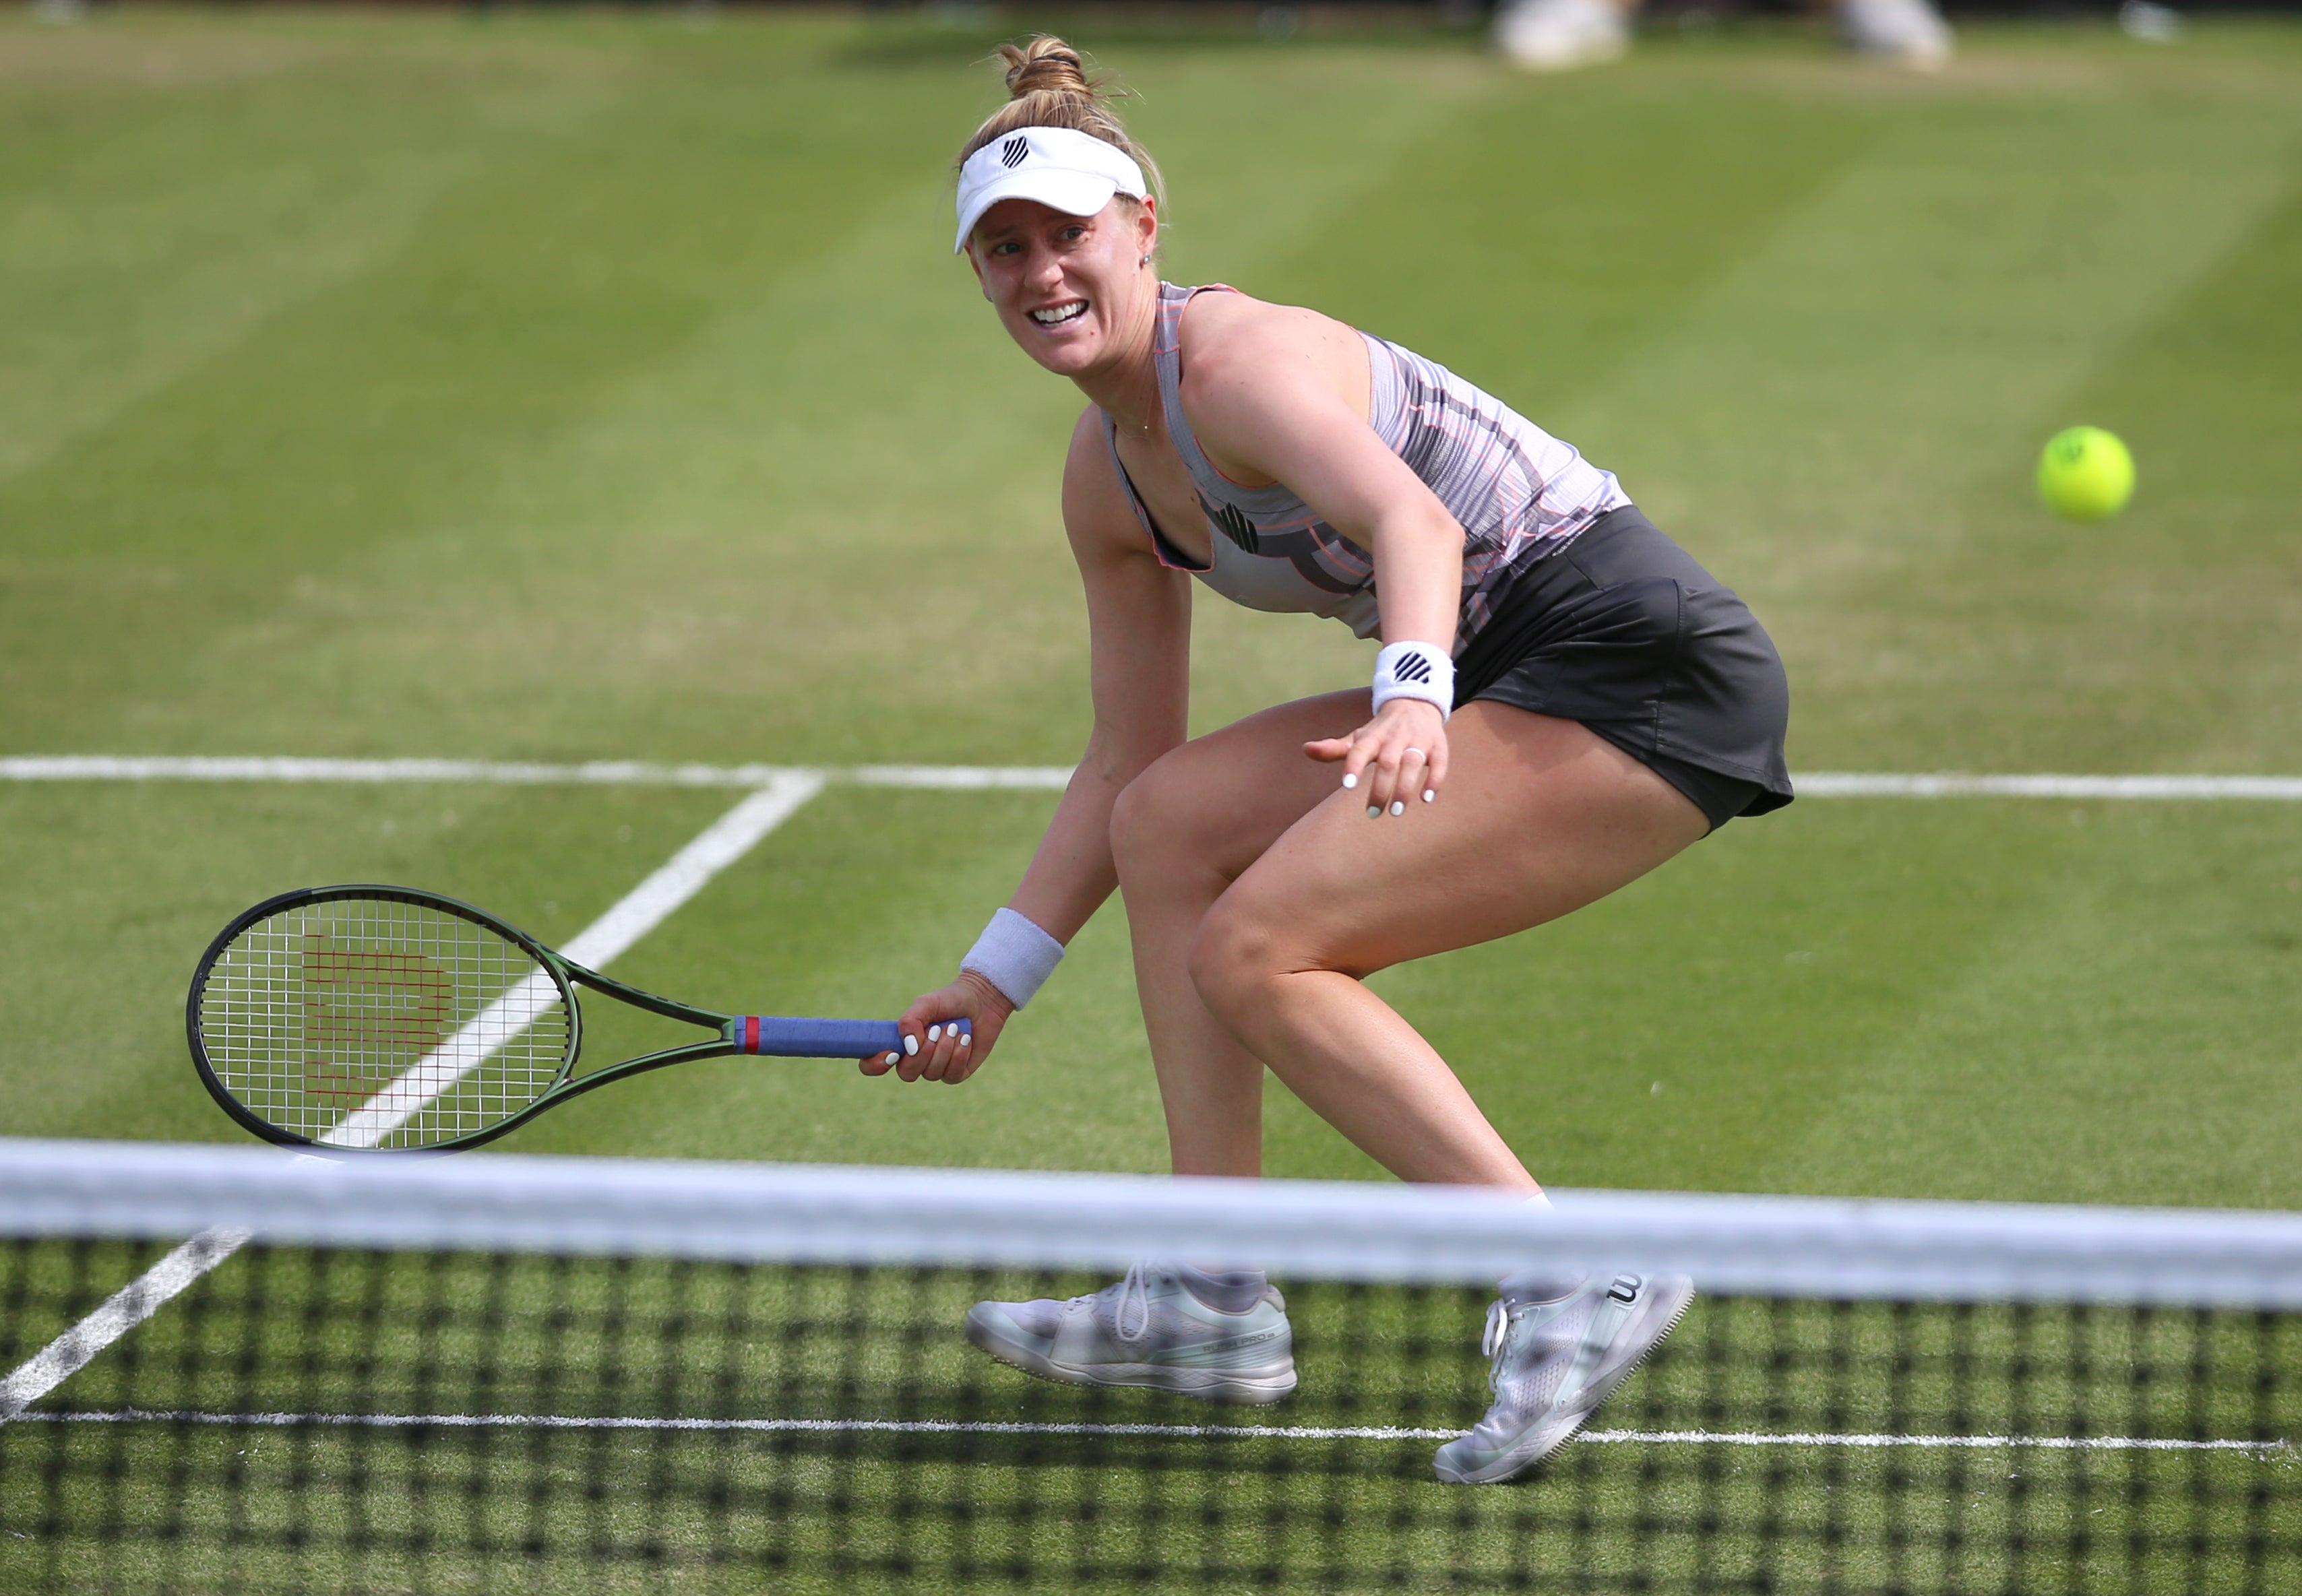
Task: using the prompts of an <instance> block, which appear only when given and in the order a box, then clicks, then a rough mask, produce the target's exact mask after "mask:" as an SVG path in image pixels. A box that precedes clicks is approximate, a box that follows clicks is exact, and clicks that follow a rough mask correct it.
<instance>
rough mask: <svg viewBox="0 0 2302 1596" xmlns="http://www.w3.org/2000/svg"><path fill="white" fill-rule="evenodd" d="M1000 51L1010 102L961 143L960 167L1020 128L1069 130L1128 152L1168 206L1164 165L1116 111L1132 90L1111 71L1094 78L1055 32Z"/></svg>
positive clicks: (1148, 182) (1144, 177)
mask: <svg viewBox="0 0 2302 1596" xmlns="http://www.w3.org/2000/svg"><path fill="white" fill-rule="evenodd" d="M999 54H1000V55H1004V56H1005V57H1006V59H1007V95H1008V99H1007V103H1006V104H1005V105H1002V106H1000V107H999V109H998V110H996V111H994V112H993V113H991V114H990V115H989V116H987V117H986V118H984V120H983V125H982V126H981V127H979V128H978V129H976V130H975V135H974V137H973V138H971V139H969V140H968V141H967V142H966V143H965V144H964V145H962V146H961V147H960V151H959V159H958V160H957V161H955V162H954V163H953V164H954V165H964V164H966V162H967V157H968V156H970V155H973V154H974V153H975V152H976V151H977V150H979V149H981V148H982V147H984V146H985V145H987V144H989V143H990V142H991V141H992V140H993V139H1004V138H1005V137H1006V136H1007V135H1008V134H1010V133H1012V132H1013V131H1014V130H1016V129H1018V128H1069V129H1071V130H1072V131H1074V132H1079V133H1086V134H1088V135H1090V136H1092V137H1094V138H1096V139H1102V140H1103V141H1104V142H1105V144H1110V145H1115V146H1117V147H1119V148H1121V149H1122V150H1124V151H1126V152H1127V154H1128V155H1129V156H1130V158H1132V159H1133V161H1134V162H1135V164H1137V165H1138V166H1140V167H1141V168H1142V169H1143V181H1145V183H1147V185H1149V187H1150V189H1151V192H1152V193H1153V194H1154V195H1155V196H1156V197H1157V198H1158V201H1159V203H1160V205H1161V206H1165V205H1166V203H1167V189H1166V184H1165V182H1164V180H1163V179H1162V178H1161V177H1160V175H1159V164H1158V163H1157V162H1156V161H1154V160H1153V159H1152V158H1151V153H1150V152H1149V151H1148V150H1147V149H1145V148H1144V147H1142V146H1141V145H1139V144H1138V143H1136V142H1135V140H1134V139H1133V138H1132V137H1131V136H1130V134H1129V133H1128V131H1127V128H1126V125H1125V124H1124V123H1122V122H1121V121H1120V120H1119V118H1118V117H1117V116H1115V115H1113V113H1112V111H1111V102H1112V101H1113V100H1119V99H1125V98H1127V97H1129V96H1130V94H1131V93H1132V92H1133V91H1132V90H1130V89H1128V88H1124V87H1122V85H1120V84H1118V83H1117V82H1115V81H1114V80H1113V79H1112V78H1111V77H1110V76H1108V75H1107V74H1106V75H1104V76H1099V77H1094V78H1090V77H1088V75H1087V63H1086V61H1085V60H1084V59H1083V58H1082V57H1081V56H1080V53H1079V52H1078V51H1077V50H1074V49H1072V48H1071V46H1069V45H1067V44H1065V43H1064V42H1063V40H1062V39H1059V38H1055V37H1054V35H1053V34H1049V33H1041V34H1035V35H1033V36H1032V38H1031V40H1030V42H1029V43H1028V44H1023V45H1002V46H999ZM1121 198H1122V199H1131V196H1128V195H1122V196H1121Z"/></svg>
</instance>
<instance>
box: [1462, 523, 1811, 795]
mask: <svg viewBox="0 0 2302 1596" xmlns="http://www.w3.org/2000/svg"><path fill="white" fill-rule="evenodd" d="M1474 699H1491V700H1493V701H1495V702H1497V703H1504V704H1510V705H1512V706H1514V707H1515V708H1517V709H1521V710H1532V711H1533V712H1534V713H1535V714H1538V715H1553V716H1557V717H1558V718H1559V719H1562V720H1576V721H1580V722H1582V723H1583V724H1584V726H1587V727H1590V728H1591V729H1592V731H1594V732H1596V733H1597V734H1598V735H1600V736H1601V737H1604V738H1605V739H1606V740H1607V741H1608V742H1609V743H1613V744H1614V745H1615V746H1616V747H1617V748H1619V749H1621V750H1622V751H1623V752H1625V753H1627V754H1629V755H1630V756H1631V757H1632V758H1633V759H1634V760H1638V761H1640V762H1641V763H1642V764H1644V765H1647V766H1649V767H1650V768H1651V769H1653V770H1654V771H1655V773H1656V774H1657V775H1659V776H1660V777H1662V778H1663V779H1664V780H1665V781H1668V783H1670V785H1673V786H1675V787H1676V788H1677V789H1678V790H1679V791H1680V792H1682V793H1684V794H1686V795H1687V797H1688V798H1690V799H1692V800H1693V802H1694V804H1695V807H1696V808H1698V809H1700V810H1701V811H1702V812H1703V813H1704V814H1706V815H1708V816H1709V817H1710V825H1711V827H1712V829H1714V830H1715V829H1717V828H1718V827H1721V826H1723V825H1725V824H1726V823H1727V821H1728V820H1730V819H1734V818H1735V816H1736V815H1762V814H1765V813H1766V812H1767V811H1769V810H1776V809H1780V808H1782V807H1783V805H1785V804H1786V803H1788V802H1790V801H1791V777H1790V769H1789V767H1788V766H1787V765H1785V763H1784V760H1783V734H1784V732H1785V728H1786V727H1787V726H1788V725H1789V721H1790V707H1791V695H1790V683H1789V681H1788V679H1787V678H1786V677H1785V676H1784V675H1783V662H1782V658H1781V656H1779V655H1778V654H1777V653H1776V652H1775V645H1774V643H1773V642H1772V641H1771V640H1770V639H1769V637H1768V636H1767V634H1766V631H1765V629H1764V628H1763V627H1761V626H1760V625H1759V621H1758V617H1756V616H1754V615H1752V613H1751V611H1750V609H1749V608H1748V607H1746V606H1745V605H1744V604H1743V601H1742V600H1740V599H1738V598H1736V597H1735V595H1734V593H1733V592H1731V591H1729V590H1728V589H1727V586H1726V584H1723V583H1721V582H1720V581H1719V580H1718V578H1717V577H1715V576H1713V575H1711V574H1710V572H1708V571H1706V570H1704V569H1703V568H1702V567H1701V566H1699V565H1697V564H1695V562H1694V559H1693V556H1692V555H1690V554H1688V553H1687V552H1686V550H1684V549H1682V548H1680V547H1679V546H1678V545H1677V544H1676V543H1674V542H1671V541H1670V539H1669V538H1668V537H1666V536H1665V535H1664V534H1663V533H1661V532H1660V531H1659V530H1658V529H1657V527H1656V526H1655V524H1654V523H1653V522H1651V521H1650V520H1648V519H1647V518H1646V517H1644V516H1642V515H1641V514H1640V513H1639V511H1638V510H1637V508H1635V507H1632V506H1627V505H1626V506H1625V507H1624V508H1621V509H1618V510H1609V512H1608V513H1607V514H1605V515H1603V516H1601V517H1599V519H1598V520H1596V521H1594V522H1592V524H1591V525H1590V526H1589V527H1588V528H1587V529H1586V530H1584V533H1582V535H1580V536H1579V537H1577V538H1576V539H1575V541H1574V542H1571V543H1569V544H1567V547H1566V548H1564V549H1561V550H1558V552H1557V553H1556V554H1550V555H1546V556H1544V557H1543V558H1542V559H1538V560H1535V561H1534V562H1533V563H1532V564H1530V565H1529V566H1527V567H1525V570H1524V571H1522V572H1521V573H1520V574H1519V575H1518V577H1517V579H1516V581H1515V582H1513V584H1511V586H1510V588H1509V589H1508V592H1505V593H1504V594H1503V595H1502V597H1501V599H1500V601H1499V602H1498V604H1497V606H1496V609H1495V613H1494V615H1493V617H1492V618H1491V619H1490V620H1489V621H1488V622H1487V624H1486V626H1483V627H1482V628H1481V629H1480V631H1479V634H1478V635H1477V636H1475V637H1474V638H1473V639H1472V640H1471V643H1470V646H1469V647H1468V648H1466V649H1465V650H1464V651H1463V653H1462V656H1461V658H1460V659H1457V660H1456V662H1455V701H1456V702H1457V703H1458V704H1465V703H1469V702H1470V701H1473V700H1474Z"/></svg>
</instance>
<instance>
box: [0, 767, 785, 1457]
mask: <svg viewBox="0 0 2302 1596" xmlns="http://www.w3.org/2000/svg"><path fill="white" fill-rule="evenodd" d="M822 790H823V777H821V776H819V775H818V774H816V773H814V772H812V771H798V770H786V771H778V772H776V773H775V774H773V775H772V776H770V777H769V779H768V781H767V782H766V784H765V785H762V786H761V787H760V789H759V790H758V791H757V792H754V793H752V794H751V795H750V796H748V797H746V798H745V799H744V801H743V802H741V803H738V804H737V805H736V806H735V808H733V809H731V810H729V811H727V813H726V814H724V815H722V816H720V817H719V819H717V820H715V821H713V822H712V823H711V824H710V826H709V827H705V829H704V830H703V831H702V834H701V835H699V836H697V837H696V838H695V839H694V840H693V842H691V843H689V844H687V845H686V846H685V847H684V848H682V849H681V850H680V851H679V852H678V853H675V854H673V855H672V856H671V858H670V860H669V861H667V862H666V863H665V864H664V865H663V867H662V868H661V869H658V870H656V871H655V872H654V873H653V874H652V875H651V876H649V877H648V878H647V879H646V880H644V881H643V882H641V883H640V884H639V885H638V886H635V887H634V888H632V890H631V891H630V892H628V893H626V894H625V895H623V897H622V898H621V899H619V900H618V902H617V903H616V904H615V906H614V907H612V908H610V909H609V911H607V912H606V913H605V914H603V915H601V917H600V918H599V919H597V920H593V921H592V923H591V924H590V925H588V926H586V927H584V929H583V930H581V931H579V932H578V933H576V937H574V938H573V939H572V940H571V941H569V942H568V943H567V945H566V946H565V947H564V948H563V949H562V950H561V951H562V952H563V953H566V954H567V957H568V958H570V959H572V960H574V961H575V962H576V963H578V964H588V965H590V966H591V967H592V968H593V969H595V970H597V969H599V968H601V967H602V966H604V965H606V964H607V963H608V962H609V961H611V960H613V959H615V958H616V957H617V956H618V955H619V954H621V953H624V952H625V951H626V949H628V948H629V947H630V946H631V945H633V944H634V943H635V942H637V941H638V940H639V939H640V938H641V937H644V936H646V935H647V934H648V933H649V932H650V931H651V930H653V929H654V928H656V927H657V926H659V925H660V924H662V923H663V921H664V920H667V919H668V918H669V917H670V916H671V915H672V914H674V913H675V912H676V911H678V910H679V908H680V907H681V905H683V904H685V903H686V902H687V901H688V900H689V899H690V898H693V896H694V895H696V894H697V893H699V892H701V891H702V890H703V887H704V886H705V884H706V883H708V882H709V881H710V879H711V878H713V877H714V876H717V875H718V873H719V872H720V871H721V870H724V869H727V867H728V866H729V865H731V864H733V863H735V861H737V860H739V859H741V858H742V857H743V856H744V854H745V853H749V852H751V850H752V848H753V847H754V846H756V845H757V844H758V843H759V842H760V839H761V838H762V837H764V836H767V835H768V834H769V832H771V831H773V830H774V829H775V828H776V827H778V826H780V825H782V824H783V823H784V822H785V821H786V820H787V819H791V817H792V816H793V815H794V814H796V813H797V812H798V811H799V810H800V808H801V807H802V805H804V804H805V803H806V802H807V801H808V800H809V799H811V798H812V797H814V796H815V795H816V794H818V793H819V792H821V791H822ZM531 987H533V988H534V989H535V990H533V991H531V990H530V988H531ZM558 996H559V989H558V987H556V986H555V985H554V984H553V982H552V981H551V980H550V978H548V977H545V976H542V975H534V976H530V977H529V978H528V979H526V980H525V981H522V982H521V983H520V984H519V985H518V986H516V987H513V988H512V989H511V991H509V992H508V993H506V994H505V995H503V996H501V997H500V998H498V999H497V1000H496V1001H495V1002H494V1003H493V1004H490V1005H489V1006H488V1008H487V1009H486V1010H485V1011H483V1012H482V1013H481V1014H480V1015H478V1016H477V1017H476V1018H475V1019H474V1020H472V1021H470V1022H469V1023H467V1024H466V1025H465V1026H464V1028H463V1029H461V1030H458V1032H457V1033H456V1035H455V1036H453V1037H449V1040H448V1041H446V1042H445V1043H443V1044H441V1046H439V1047H438V1048H436V1049H435V1050H433V1052H432V1053H431V1054H428V1055H426V1056H425V1057H424V1059H422V1060H420V1061H418V1062H417V1063H416V1064H415V1065H414V1066H412V1067H411V1068H410V1069H409V1070H408V1071H407V1073H406V1074H404V1075H402V1076H401V1077H399V1079H398V1080H395V1081H393V1082H392V1083H391V1085H390V1086H388V1087H386V1088H383V1090H382V1091H381V1092H379V1093H377V1094H376V1095H375V1096H374V1097H372V1098H370V1099H369V1100H368V1102H367V1103H366V1104H365V1105H364V1106H362V1107H360V1108H358V1109H356V1110H354V1111H353V1112H352V1113H349V1114H348V1115H346V1116H345V1117H344V1118H343V1120H341V1121H339V1122H338V1124H337V1126H336V1128H335V1129H334V1130H332V1131H330V1132H329V1133H328V1135H327V1136H326V1137H324V1138H322V1139H323V1141H324V1142H325V1143H327V1144H328V1145H331V1146H333V1147H374V1146H375V1145H376V1144H377V1143H379V1142H381V1141H382V1140H383V1138H385V1137H387V1136H389V1135H391V1132H392V1131H394V1130H397V1129H399V1126H400V1125H401V1124H403V1123H404V1122H406V1121H407V1120H408V1119H409V1118H410V1117H411V1116H413V1115H415V1114H416V1113H421V1112H422V1111H423V1110H424V1107H425V1106H426V1105H429V1104H430V1103H431V1102H432V1101H433V1099H434V1098H436V1097H437V1096H439V1095H440V1094H441V1092H444V1091H446V1090H447V1089H448V1088H449V1087H451V1086H453V1085H454V1084H455V1083H456V1082H457V1081H458V1080H460V1079H463V1077H464V1076H465V1075H466V1074H468V1073H469V1072H470V1071H473V1070H475V1069H477V1068H478V1067H479V1066H480V1064H481V1063H484V1062H485V1061H486V1059H487V1058H488V1057H489V1056H490V1055H491V1054H493V1053H494V1052H495V1050H496V1049H498V1048H500V1047H501V1046H504V1044H505V1043H507V1042H508V1041H509V1040H510V1039H511V1038H512V1037H515V1036H517V1035H518V1034H519V1032H520V1031H522V1030H524V1029H526V1028H527V1026H528V1025H530V1024H531V1023H533V1021H534V1020H535V1018H536V1016H537V1015H538V1014H541V1013H542V1012H543V1011H544V1009H546V1008H548V1007H549V1006H550V1004H551V1003H552V1002H554V1001H556V1000H557V998H558ZM409 1082H413V1083H414V1085H413V1089H409V1088H408V1086H407V1083H409ZM427 1093H428V1094H429V1095H428V1096H426V1095H424V1094H427ZM386 1099H390V1101H389V1102H386ZM380 1105H381V1106H380ZM247 1240H248V1232H247V1231H235V1230H213V1231H203V1232H202V1233H201V1234H199V1235H197V1236H195V1237H193V1238H192V1239H190V1240H189V1241H187V1242H185V1243H184V1244H183V1245H182V1246H181V1247H177V1248H176V1249H175V1250H174V1251H173V1252H171V1253H169V1254H168V1255H167V1256H165V1257H164V1258H162V1259H161V1260H160V1261H159V1262H158V1263H156V1264H153V1265H152V1267H151V1268H149V1269H147V1270H146V1271H145V1272H144V1273H142V1274H141V1275H139V1276H138V1277H137V1278H136V1279H135V1280H133V1281H130V1282H129V1283H128V1284H127V1285H125V1286H123V1287H122V1288H121V1289H119V1290H118V1291H116V1292H114V1293H113V1295H112V1296H111V1297H110V1298H107V1299H106V1300H105V1303H104V1305H103V1306H101V1307H99V1308H97V1310H96V1311H95V1312H94V1313H92V1314H90V1315H88V1317H87V1318H85V1319H83V1320H81V1321H80V1323H78V1324H75V1325H73V1326H72V1327H71V1329H70V1330H68V1331H64V1333H63V1334H62V1335H60V1336H58V1337H57V1338H56V1339H55V1340H53V1341H51V1342H50V1343H48V1345H47V1346H46V1347H45V1348H42V1349H41V1350H40V1351H39V1352H38V1353H36V1354H34V1355H33V1356H32V1357H30V1358H29V1359H28V1360H26V1362H25V1363H24V1364H22V1365H21V1366H20V1367H18V1368H17V1369H16V1370H15V1372H14V1373H11V1374H10V1375H9V1376H8V1377H7V1379H5V1380H0V1424H5V1423H6V1422H7V1421H8V1420H10V1419H12V1418H14V1417H15V1416H17V1415H19V1414H21V1412H22V1411H23V1410H24V1408H25V1407H28V1406H29V1405H30V1404H31V1403H34V1402H37V1401H38V1400H39V1399H41V1398H42V1397H45V1396H46V1395H47V1394H48V1393H49V1392H50V1391H52V1390H55V1388H56V1387H57V1386H59V1385H61V1384H63V1382H65V1381H66V1380H69V1379H70V1378H71V1376H72V1375H73V1374H74V1373H78V1372H79V1371H80V1369H82V1368H84V1367H86V1366H87V1365H88V1363H89V1362H90V1361H91V1360H93V1359H94V1358H95V1357H97V1354H98V1353H101V1352H102V1351H103V1350H104V1349H105V1348H106V1347H109V1346H111V1345H112V1344H113V1342H114V1341H117V1340H120V1338H121V1337H122V1336H124V1335H126V1334H127V1333H128V1332H129V1331H131V1330H133V1329H135V1328H136V1327H137V1326H138V1325H139V1324H141V1323H144V1321H146V1320H147V1319H149V1318H150V1317H151V1316H152V1315H154V1314H155V1313H157V1312H159V1311H160V1308H161V1307H162V1306H163V1305H164V1304H165V1303H166V1302H167V1301H168V1300H169V1299H170V1298H173V1297H175V1296H177V1295H178V1294H180V1293H181V1292H182V1291H184V1290H185V1289H187V1288H189V1286H190V1285H191V1284H192V1283H193V1282H194V1281H197V1280H198V1279H199V1278H200V1277H201V1276H203V1275H205V1274H206V1273H208V1272H209V1271H210V1270H212V1269H214V1267H215V1266H216V1265H217V1264H221V1263H223V1261H224V1260H225V1259H226V1258H228V1257H230V1256H231V1255H232V1254H233V1253H235V1252H237V1251H239V1248H240V1247H242V1246H243V1245H244V1244H245V1243H246V1242H247Z"/></svg>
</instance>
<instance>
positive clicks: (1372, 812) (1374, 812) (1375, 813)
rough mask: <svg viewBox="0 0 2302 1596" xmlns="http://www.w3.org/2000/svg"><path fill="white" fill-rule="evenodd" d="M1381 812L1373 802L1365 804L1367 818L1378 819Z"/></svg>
mask: <svg viewBox="0 0 2302 1596" xmlns="http://www.w3.org/2000/svg"><path fill="white" fill-rule="evenodd" d="M1381 815H1382V811H1381V810H1379V809H1377V808H1376V807H1375V806H1374V804H1372V803H1370V804H1368V805H1367V819H1370V820H1373V819H1378V818H1379V817H1380V816H1381Z"/></svg>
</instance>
